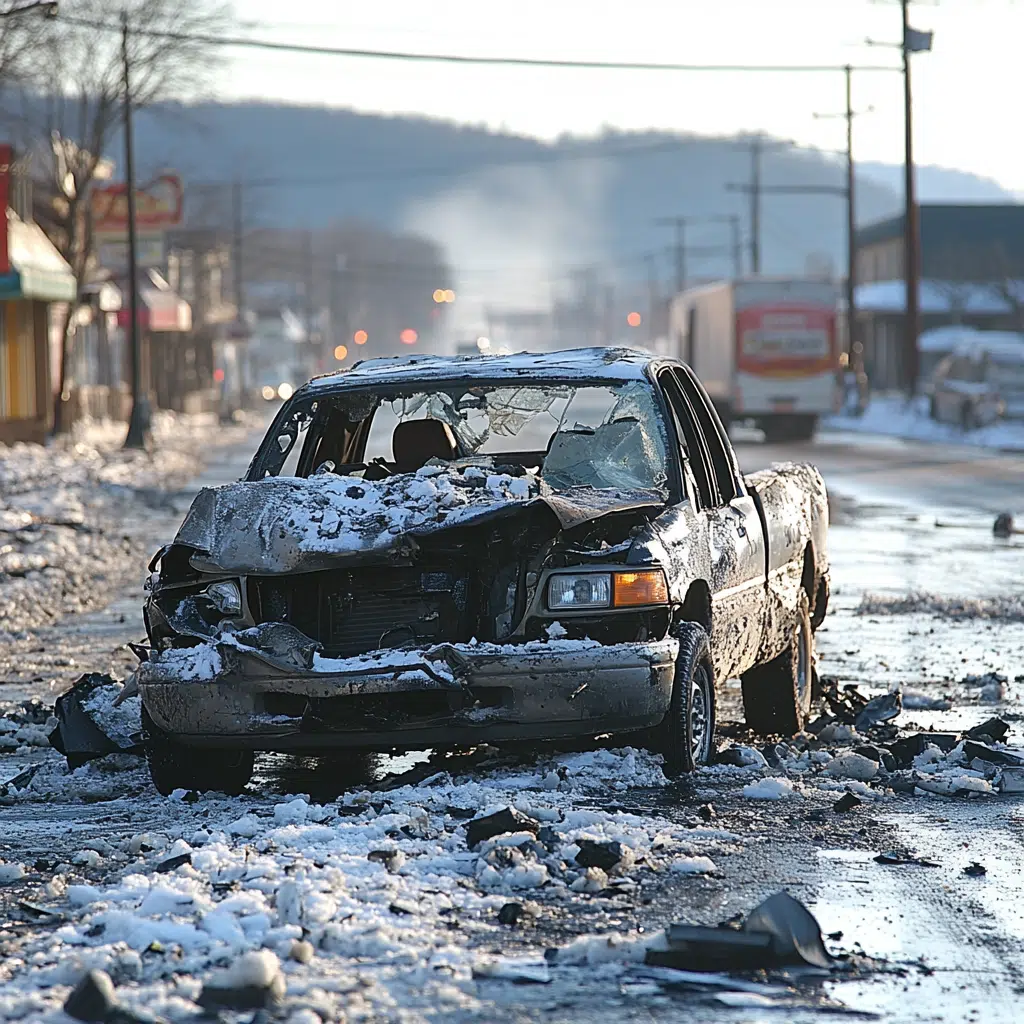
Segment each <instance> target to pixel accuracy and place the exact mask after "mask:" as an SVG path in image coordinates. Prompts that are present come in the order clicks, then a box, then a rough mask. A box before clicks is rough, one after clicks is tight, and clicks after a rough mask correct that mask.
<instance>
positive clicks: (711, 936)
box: [644, 924, 775, 972]
mask: <svg viewBox="0 0 1024 1024" xmlns="http://www.w3.org/2000/svg"><path fill="white" fill-rule="evenodd" d="M665 934H666V937H667V939H668V947H669V948H668V949H650V950H648V951H647V953H646V955H645V956H644V963H645V964H647V965H649V966H651V967H675V968H677V969H678V970H684V971H711V972H716V971H754V970H759V969H760V968H763V967H766V966H769V965H771V964H773V963H774V962H775V957H774V955H773V953H772V937H771V936H770V935H766V934H763V933H754V932H742V931H737V930H736V929H735V928H707V927H704V926H702V925H689V924H673V925H669V927H668V929H667V930H666V933H665Z"/></svg>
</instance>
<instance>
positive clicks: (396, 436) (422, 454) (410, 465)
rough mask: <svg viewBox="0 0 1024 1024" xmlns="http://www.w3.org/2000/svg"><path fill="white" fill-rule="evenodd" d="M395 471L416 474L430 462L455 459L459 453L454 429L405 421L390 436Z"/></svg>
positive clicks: (432, 421) (432, 423)
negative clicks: (432, 460)
mask: <svg viewBox="0 0 1024 1024" xmlns="http://www.w3.org/2000/svg"><path fill="white" fill-rule="evenodd" d="M391 449H392V451H393V452H394V453H395V470H396V472H399V473H415V472H416V470H417V469H421V468H422V467H423V466H425V465H426V464H427V463H428V462H429V461H430V460H431V459H448V460H451V459H454V458H455V456H456V454H457V453H458V446H457V445H456V443H455V435H454V434H453V433H452V428H451V427H449V426H448V424H447V423H442V422H441V420H404V421H403V422H402V423H399V424H398V426H397V427H395V432H394V433H393V434H392V435H391Z"/></svg>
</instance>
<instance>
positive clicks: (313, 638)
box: [136, 349, 828, 793]
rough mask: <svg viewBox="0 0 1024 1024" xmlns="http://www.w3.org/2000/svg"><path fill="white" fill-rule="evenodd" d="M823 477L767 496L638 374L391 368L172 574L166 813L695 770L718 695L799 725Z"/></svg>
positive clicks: (659, 370)
mask: <svg viewBox="0 0 1024 1024" xmlns="http://www.w3.org/2000/svg"><path fill="white" fill-rule="evenodd" d="M827 517H828V510H827V502H826V495H825V488H824V484H823V482H822V479H821V477H820V476H819V474H818V472H817V471H816V470H815V469H814V468H812V467H810V466H803V465H783V466H776V467H773V468H772V469H770V470H767V471H764V472H761V473H757V474H754V475H752V476H749V477H746V478H744V477H743V476H741V474H740V472H739V469H738V466H737V462H736V457H735V454H734V452H733V449H732V447H731V445H730V443H729V440H728V437H727V435H726V432H725V430H724V429H723V428H722V424H721V422H720V421H719V419H718V417H717V415H716V414H715V411H714V408H713V406H712V405H711V402H710V401H709V399H708V397H707V395H706V394H705V392H704V390H703V388H702V387H701V385H700V383H699V382H698V381H697V379H696V377H695V376H694V374H693V373H692V372H691V371H690V370H689V369H688V368H687V367H686V366H684V365H682V364H680V363H678V362H675V361H672V360H662V359H655V358H653V357H651V356H649V355H644V354H641V353H636V352H630V351H626V350H615V349H580V350H573V351H564V352H558V353H551V354H543V355H530V354H521V355H514V356H507V357H506V356H480V357H460V358H444V357H434V356H425V357H412V358H400V357H390V358H379V359H371V360H367V361H364V362H361V363H358V364H356V365H355V366H354V367H352V368H351V369H350V370H346V371H339V372H337V373H333V374H328V375H326V376H323V377H319V378H316V379H314V380H312V381H311V382H310V383H308V384H306V385H305V386H304V387H302V388H300V389H299V390H298V391H296V392H295V394H294V395H293V396H292V398H291V399H290V400H289V401H287V402H286V403H285V404H284V405H283V406H282V407H281V409H280V411H279V412H278V414H277V416H276V419H275V420H274V423H273V424H272V426H271V428H270V430H269V432H268V433H267V436H266V437H265V439H264V440H263V442H262V444H261V445H260V448H259V450H258V451H257V453H256V455H255V458H254V459H253V461H252V464H251V465H250V467H249V470H248V472H247V475H246V477H245V479H244V480H242V481H241V482H239V483H233V484H227V485H224V486H221V487H214V488H209V489H205V490H203V491H201V492H200V493H199V495H198V496H197V497H196V499H195V501H194V503H193V505H192V508H191V509H190V511H189V512H188V514H187V516H186V518H185V520H184V522H183V524H182V526H181V528H180V530H179V531H178V534H177V536H176V537H175V539H174V542H173V543H172V544H170V545H168V546H166V547H165V548H163V549H162V550H161V551H160V552H159V553H158V554H157V556H156V557H155V558H154V560H153V562H152V563H151V565H150V572H151V575H150V578H149V581H148V583H147V588H148V590H149V596H148V600H147V602H146V606H145V621H146V628H147V632H148V634H149V641H150V645H151V646H150V648H149V649H148V650H147V651H145V652H144V660H143V661H142V663H141V664H140V666H139V669H138V672H137V675H136V678H137V682H138V686H139V691H140V693H141V696H142V704H143V728H144V732H145V734H146V737H147V739H146V746H147V755H148V759H149V764H150V770H151V773H152V776H153V780H154V782H155V784H156V786H157V788H158V789H159V790H160V791H161V792H164V793H168V792H170V791H171V790H173V789H174V788H176V787H183V788H203V789H209V788H217V789H221V790H227V791H232V790H238V789H240V788H241V787H242V786H244V785H245V784H246V782H247V781H248V779H249V777H250V775H251V772H252V767H253V752H254V751H258V750H277V751H294V752H304V753H312V754H327V753H328V752H332V751H333V752H339V751H341V752H351V751H357V750H376V751H393V750H410V749H421V748H425V747H434V748H437V747H441V748H446V747H458V746H463V745H472V744H476V743H481V742H490V743H501V742H503V741H504V742H514V741H536V740H550V739H559V738H563V739H564V738H567V737H587V736H589V737H594V736H603V735H606V734H611V735H613V736H615V737H625V736H629V737H630V741H631V742H634V743H637V742H639V743H643V744H646V745H647V746H648V747H649V748H651V749H654V750H657V751H660V752H661V753H663V755H664V758H665V762H666V768H667V770H669V771H673V772H681V771H686V770H690V769H692V768H693V767H694V766H696V765H699V764H701V763H703V762H705V761H706V760H707V759H708V758H709V756H710V755H711V753H712V752H713V750H714V746H713V743H714V729H715V682H716V681H724V680H727V679H730V678H736V677H739V678H740V679H742V684H743V702H744V707H745V711H746V717H747V721H748V722H749V724H750V725H751V726H753V727H754V728H756V729H758V730H761V731H763V732H766V733H775V732H785V733H792V732H795V731H797V730H799V729H800V728H801V727H802V723H803V719H804V716H805V715H806V714H807V713H808V711H809V708H810V702H811V691H812V678H813V673H814V668H813V663H814V640H813V636H814V630H815V629H816V628H817V626H818V625H819V624H820V623H821V621H822V619H823V617H824V615H825V609H826V605H827V601H828V558H827V550H826V531H827Z"/></svg>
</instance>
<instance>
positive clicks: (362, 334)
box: [352, 331, 370, 345]
mask: <svg viewBox="0 0 1024 1024" xmlns="http://www.w3.org/2000/svg"><path fill="white" fill-rule="evenodd" d="M369 338H370V336H369V335H368V334H367V333H366V331H356V333H355V334H353V335H352V340H353V341H354V342H355V343H356V344H357V345H365V344H366V342H367V341H368V340H369Z"/></svg>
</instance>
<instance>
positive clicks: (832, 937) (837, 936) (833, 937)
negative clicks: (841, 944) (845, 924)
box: [828, 932, 843, 942]
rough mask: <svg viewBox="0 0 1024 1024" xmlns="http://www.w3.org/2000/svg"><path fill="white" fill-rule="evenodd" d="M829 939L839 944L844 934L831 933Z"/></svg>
mask: <svg viewBox="0 0 1024 1024" xmlns="http://www.w3.org/2000/svg"><path fill="white" fill-rule="evenodd" d="M828 937H829V939H830V940H831V941H832V942H838V941H839V940H840V939H841V938H842V937H843V933H842V932H829V933H828Z"/></svg>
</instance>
